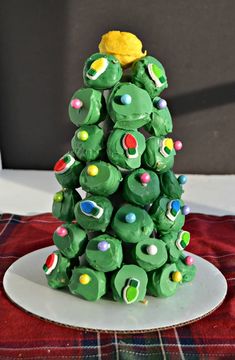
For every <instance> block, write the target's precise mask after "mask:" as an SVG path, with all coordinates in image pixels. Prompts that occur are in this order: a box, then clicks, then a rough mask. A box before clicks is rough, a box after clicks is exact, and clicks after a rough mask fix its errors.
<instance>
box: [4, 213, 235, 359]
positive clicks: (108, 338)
mask: <svg viewBox="0 0 235 360" xmlns="http://www.w3.org/2000/svg"><path fill="white" fill-rule="evenodd" d="M59 224H60V221H58V220H56V219H54V218H53V217H52V215H51V214H42V215H37V216H17V215H10V214H4V215H2V217H1V220H0V258H1V262H0V272H1V279H2V277H3V274H4V272H5V271H6V269H7V268H8V267H9V266H10V265H11V263H12V262H14V261H15V260H16V259H18V258H19V257H21V256H22V255H24V254H26V253H28V252H31V251H33V250H36V249H40V248H42V247H45V246H49V245H52V233H53V231H54V230H55V229H56V227H57V226H58V225H59ZM185 229H187V230H189V231H190V232H191V233H192V239H193V241H192V242H191V244H190V245H189V247H188V250H189V251H191V252H194V253H196V254H198V255H200V256H202V257H204V258H205V259H208V260H209V261H211V262H212V263H213V264H214V265H215V266H217V267H218V268H219V269H220V270H221V271H222V272H223V274H224V275H225V277H226V278H227V281H228V294H227V297H226V299H225V302H224V303H223V305H222V306H221V307H219V308H218V309H217V310H216V311H215V312H213V313H212V314H211V315H209V316H207V317H206V318H203V319H201V320H199V321H197V322H195V323H192V324H189V325H186V326H183V327H178V328H172V329H170V330H161V331H153V332H147V333H137V334H133V333H129V334H117V333H104V332H95V331H94V332H86V331H82V330H76V329H71V328H65V327H61V326H57V325H55V324H52V323H49V322H46V321H44V320H40V319H38V318H35V317H33V316H31V315H29V314H27V313H25V312H24V311H22V310H20V309H19V308H17V307H16V306H15V305H14V304H12V303H11V301H10V300H9V299H8V298H7V297H6V295H5V293H4V291H3V289H2V287H1V302H0V359H51V360H52V359H90V360H96V359H109V360H112V359H119V360H132V359H147V360H156V359H173V360H174V359H175V360H178V359H191V360H194V359H210V360H211V359H235V322H234V318H235V248H234V239H235V216H234V217H233V216H223V217H217V216H209V215H200V214H191V215H189V216H188V217H187V222H186V226H185Z"/></svg>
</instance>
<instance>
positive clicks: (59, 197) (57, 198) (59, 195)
mask: <svg viewBox="0 0 235 360" xmlns="http://www.w3.org/2000/svg"><path fill="white" fill-rule="evenodd" d="M62 200H63V194H62V193H61V192H59V193H56V194H55V195H54V201H55V202H61V201H62Z"/></svg>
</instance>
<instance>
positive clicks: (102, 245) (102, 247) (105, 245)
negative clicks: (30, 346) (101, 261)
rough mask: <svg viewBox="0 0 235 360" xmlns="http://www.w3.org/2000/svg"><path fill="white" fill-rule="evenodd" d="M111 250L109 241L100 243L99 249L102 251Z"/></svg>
mask: <svg viewBox="0 0 235 360" xmlns="http://www.w3.org/2000/svg"><path fill="white" fill-rule="evenodd" d="M109 248H110V244H109V243H108V242H107V241H105V240H104V241H100V242H99V243H98V249H99V250H100V251H107V250H108V249H109Z"/></svg>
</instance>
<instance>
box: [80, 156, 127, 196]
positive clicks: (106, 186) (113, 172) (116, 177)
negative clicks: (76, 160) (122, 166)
mask: <svg viewBox="0 0 235 360" xmlns="http://www.w3.org/2000/svg"><path fill="white" fill-rule="evenodd" d="M92 165H95V166H97V168H98V174H97V175H95V176H91V175H89V174H88V172H89V167H90V166H92ZM121 180H122V175H121V172H120V171H119V170H118V169H117V168H116V167H115V166H113V165H111V164H109V163H106V162H104V161H96V162H92V163H89V164H88V165H87V166H86V167H85V168H84V169H83V170H82V172H81V174H80V184H81V186H82V188H83V190H85V191H87V192H89V193H92V194H95V195H103V196H109V195H111V194H113V193H114V192H115V191H116V190H117V189H118V187H119V184H120V181H121Z"/></svg>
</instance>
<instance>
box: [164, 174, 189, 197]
mask: <svg viewBox="0 0 235 360" xmlns="http://www.w3.org/2000/svg"><path fill="white" fill-rule="evenodd" d="M159 180H160V188H161V193H162V194H164V195H165V196H167V197H168V198H169V199H180V198H181V196H182V194H183V192H184V190H183V188H182V186H181V185H180V184H179V182H178V180H177V178H176V176H175V174H174V173H173V171H172V170H168V171H166V172H164V173H162V174H159Z"/></svg>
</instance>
